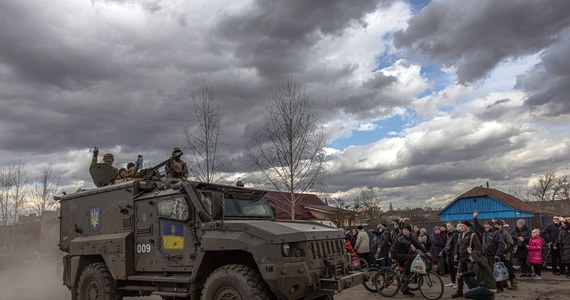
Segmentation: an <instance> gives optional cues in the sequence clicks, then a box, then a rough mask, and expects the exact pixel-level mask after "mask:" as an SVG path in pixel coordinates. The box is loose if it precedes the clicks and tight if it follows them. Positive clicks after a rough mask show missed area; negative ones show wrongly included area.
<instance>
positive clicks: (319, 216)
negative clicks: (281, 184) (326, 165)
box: [264, 191, 351, 226]
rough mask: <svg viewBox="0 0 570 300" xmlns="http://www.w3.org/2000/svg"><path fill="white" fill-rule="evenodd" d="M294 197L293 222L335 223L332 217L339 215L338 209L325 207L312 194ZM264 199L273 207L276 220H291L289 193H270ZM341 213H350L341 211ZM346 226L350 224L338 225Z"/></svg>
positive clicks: (321, 201)
mask: <svg viewBox="0 0 570 300" xmlns="http://www.w3.org/2000/svg"><path fill="white" fill-rule="evenodd" d="M295 196H296V198H297V200H296V201H295V218H294V219H295V220H312V221H335V220H334V217H335V215H337V214H338V213H339V209H338V208H336V207H333V206H329V205H327V203H325V202H324V201H323V200H321V199H320V198H319V197H317V195H314V194H295ZM264 198H265V200H266V201H267V202H269V203H270V204H271V205H273V206H274V207H275V215H276V218H277V220H292V219H293V218H292V213H291V194H290V193H286V192H275V191H272V192H267V193H266V194H265V195H264ZM341 213H350V212H349V211H347V210H342V212H341ZM337 225H339V224H337ZM347 225H351V224H340V226H347Z"/></svg>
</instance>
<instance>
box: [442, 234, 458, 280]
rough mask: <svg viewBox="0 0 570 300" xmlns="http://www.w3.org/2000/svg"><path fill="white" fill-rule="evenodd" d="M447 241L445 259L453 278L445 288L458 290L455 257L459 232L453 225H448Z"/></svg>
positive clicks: (444, 250)
mask: <svg viewBox="0 0 570 300" xmlns="http://www.w3.org/2000/svg"><path fill="white" fill-rule="evenodd" d="M446 226H447V240H446V241H445V248H444V249H443V252H445V259H446V260H447V265H448V268H449V275H450V276H451V283H449V284H446V285H445V286H448V287H453V288H457V285H456V283H455V279H456V276H457V269H456V268H455V263H454V262H453V256H454V255H455V245H457V235H458V231H457V230H455V226H454V225H453V223H447V224H446Z"/></svg>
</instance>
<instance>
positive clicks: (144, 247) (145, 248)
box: [137, 244, 151, 253]
mask: <svg viewBox="0 0 570 300" xmlns="http://www.w3.org/2000/svg"><path fill="white" fill-rule="evenodd" d="M150 249H151V248H150V244H137V253H149V252H150Z"/></svg>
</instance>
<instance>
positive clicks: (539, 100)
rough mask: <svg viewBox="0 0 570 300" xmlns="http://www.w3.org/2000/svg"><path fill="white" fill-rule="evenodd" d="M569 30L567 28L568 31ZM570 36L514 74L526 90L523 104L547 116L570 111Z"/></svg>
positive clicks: (518, 86) (518, 85) (520, 85)
mask: <svg viewBox="0 0 570 300" xmlns="http://www.w3.org/2000/svg"><path fill="white" fill-rule="evenodd" d="M568 32H570V31H567V33H568ZM569 57H570V36H568V37H567V38H566V39H565V40H564V41H562V42H561V43H560V44H557V45H553V46H552V47H551V48H549V49H548V50H546V51H545V52H544V53H543V54H542V62H541V63H539V64H537V65H536V66H534V68H533V69H531V70H530V71H529V72H528V73H526V74H522V75H520V76H519V77H518V78H517V88H520V89H522V90H523V91H525V92H526V93H527V94H528V98H527V99H526V101H525V105H526V106H527V107H529V108H531V109H537V108H542V109H543V110H544V114H546V115H548V116H559V115H564V114H569V113H570V60H569V59H568V58H569Z"/></svg>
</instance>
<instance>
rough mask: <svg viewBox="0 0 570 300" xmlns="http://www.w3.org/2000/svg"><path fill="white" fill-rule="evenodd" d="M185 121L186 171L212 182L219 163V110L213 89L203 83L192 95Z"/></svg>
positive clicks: (220, 117)
mask: <svg viewBox="0 0 570 300" xmlns="http://www.w3.org/2000/svg"><path fill="white" fill-rule="evenodd" d="M186 111H187V113H188V123H187V125H186V127H185V128H184V136H185V138H186V146H187V148H188V149H189V150H190V168H189V171H190V172H191V173H192V175H193V176H195V177H196V178H197V179H198V180H199V181H205V182H213V181H215V174H216V170H217V169H216V168H217V167H218V166H219V162H220V156H219V155H218V137H219V135H220V129H221V126H220V125H221V121H222V113H221V112H220V109H219V106H218V105H217V104H216V101H215V98H214V91H213V90H212V88H211V87H210V86H208V85H207V84H206V83H205V82H203V83H202V84H201V85H200V90H199V92H198V93H195V94H193V95H192V104H191V105H190V106H188V107H187V109H186Z"/></svg>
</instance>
